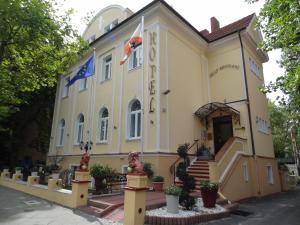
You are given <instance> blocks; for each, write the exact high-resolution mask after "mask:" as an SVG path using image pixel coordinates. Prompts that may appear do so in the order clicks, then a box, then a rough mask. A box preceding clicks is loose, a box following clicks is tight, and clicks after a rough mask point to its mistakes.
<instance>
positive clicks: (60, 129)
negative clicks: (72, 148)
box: [57, 119, 65, 146]
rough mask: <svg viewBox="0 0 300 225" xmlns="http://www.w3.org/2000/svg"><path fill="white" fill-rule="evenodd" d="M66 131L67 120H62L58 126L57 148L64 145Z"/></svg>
mask: <svg viewBox="0 0 300 225" xmlns="http://www.w3.org/2000/svg"><path fill="white" fill-rule="evenodd" d="M64 131H65V120H64V119H62V120H61V121H60V123H59V126H58V141H57V146H63V145H64Z"/></svg>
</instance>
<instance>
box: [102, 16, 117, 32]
mask: <svg viewBox="0 0 300 225" xmlns="http://www.w3.org/2000/svg"><path fill="white" fill-rule="evenodd" d="M118 23H119V22H118V20H117V19H116V20H114V21H113V22H112V23H110V24H108V25H107V26H106V27H104V32H105V33H106V32H109V31H111V30H112V29H113V28H114V27H115V26H117V25H118Z"/></svg>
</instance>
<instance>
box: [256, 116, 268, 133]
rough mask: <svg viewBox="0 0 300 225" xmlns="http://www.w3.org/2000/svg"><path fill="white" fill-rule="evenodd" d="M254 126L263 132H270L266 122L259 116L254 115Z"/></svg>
mask: <svg viewBox="0 0 300 225" xmlns="http://www.w3.org/2000/svg"><path fill="white" fill-rule="evenodd" d="M256 128H257V130H259V131H261V132H263V133H265V134H269V133H270V130H269V125H268V122H267V121H266V120H264V119H262V118H260V117H259V116H257V117H256Z"/></svg>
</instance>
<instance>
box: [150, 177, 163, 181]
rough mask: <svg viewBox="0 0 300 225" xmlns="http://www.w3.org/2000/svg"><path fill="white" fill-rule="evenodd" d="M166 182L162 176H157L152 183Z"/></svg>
mask: <svg viewBox="0 0 300 225" xmlns="http://www.w3.org/2000/svg"><path fill="white" fill-rule="evenodd" d="M164 180H165V178H164V177H162V176H155V177H154V178H153V180H152V181H153V182H164Z"/></svg>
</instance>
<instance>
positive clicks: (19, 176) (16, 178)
mask: <svg viewBox="0 0 300 225" xmlns="http://www.w3.org/2000/svg"><path fill="white" fill-rule="evenodd" d="M22 178H23V174H22V173H14V174H13V177H12V182H13V183H15V182H16V181H18V180H22Z"/></svg>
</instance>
